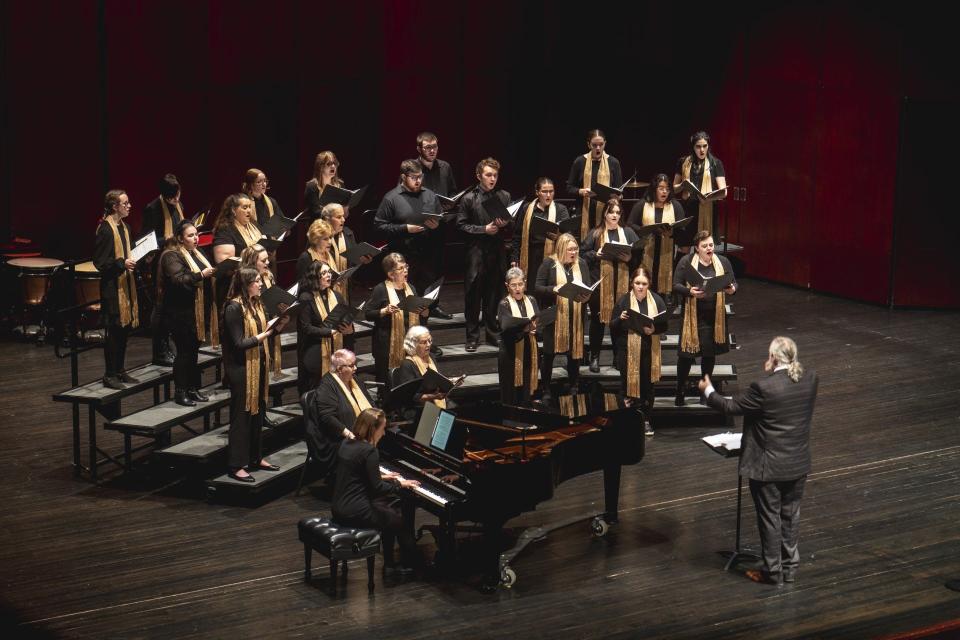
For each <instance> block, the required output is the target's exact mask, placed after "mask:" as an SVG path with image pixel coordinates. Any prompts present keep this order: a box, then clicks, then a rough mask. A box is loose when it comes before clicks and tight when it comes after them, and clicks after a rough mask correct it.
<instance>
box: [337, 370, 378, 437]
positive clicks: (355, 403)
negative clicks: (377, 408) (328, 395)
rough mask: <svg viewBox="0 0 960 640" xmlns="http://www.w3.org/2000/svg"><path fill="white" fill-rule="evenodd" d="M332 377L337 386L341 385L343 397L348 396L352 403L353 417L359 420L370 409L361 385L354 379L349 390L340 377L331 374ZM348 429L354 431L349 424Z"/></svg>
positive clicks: (351, 380)
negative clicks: (361, 414)
mask: <svg viewBox="0 0 960 640" xmlns="http://www.w3.org/2000/svg"><path fill="white" fill-rule="evenodd" d="M330 376H331V377H332V378H333V379H334V380H336V381H337V384H338V385H340V390H341V391H343V395H344V396H346V398H347V401H348V402H349V403H350V407H351V408H352V409H353V416H354V418H357V417H359V416H360V413H361V412H362V411H363V410H364V409H370V408H371V407H370V401H369V400H367V396H365V395H363V391H361V390H360V385H358V384H357V381H356V380H355V379H353V378H351V379H350V388H349V389H347V385H346V384H345V383H344V382H343V380H341V379H340V376H339V375H337V374H336V373H331V374H330ZM347 429H350V430H351V431H353V425H352V424H348V425H347Z"/></svg>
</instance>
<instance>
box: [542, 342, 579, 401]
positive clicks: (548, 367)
mask: <svg viewBox="0 0 960 640" xmlns="http://www.w3.org/2000/svg"><path fill="white" fill-rule="evenodd" d="M572 354H573V352H572V351H567V352H566V353H565V354H556V353H547V352H546V351H544V352H543V358H542V359H541V360H540V388H541V389H542V390H543V392H544V393H546V392H548V391H549V390H550V382H551V381H552V380H553V360H554V358H556V357H557V355H565V356H567V381H568V382H569V384H570V388H571V389H572V388H574V387H576V385H577V383H578V382H579V381H580V359H579V358H574V357H573V356H572Z"/></svg>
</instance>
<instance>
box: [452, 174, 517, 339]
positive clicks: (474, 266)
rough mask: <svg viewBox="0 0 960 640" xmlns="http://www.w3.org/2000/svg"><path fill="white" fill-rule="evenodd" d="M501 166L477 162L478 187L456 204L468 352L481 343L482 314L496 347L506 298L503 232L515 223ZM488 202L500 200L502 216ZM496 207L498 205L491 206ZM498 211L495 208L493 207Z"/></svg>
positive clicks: (505, 253) (485, 329)
mask: <svg viewBox="0 0 960 640" xmlns="http://www.w3.org/2000/svg"><path fill="white" fill-rule="evenodd" d="M499 179H500V163H499V162H497V160H495V159H494V158H484V159H483V160H481V161H480V162H478V163H477V181H478V184H477V186H476V187H474V188H473V189H472V190H470V191H469V192H468V193H467V194H466V195H464V196H463V198H461V199H460V202H459V204H458V205H457V228H458V229H459V230H460V231H461V232H463V233H464V234H465V245H466V246H465V250H466V264H465V265H464V269H465V270H464V280H463V288H464V313H463V315H464V319H465V320H466V350H467V351H469V352H474V351H476V350H477V343H478V342H480V328H481V327H480V312H481V310H482V311H483V328H484V331H485V333H486V341H487V343H488V344H492V345H497V344H499V342H498V339H497V338H498V336H497V330H498V328H497V305H498V303H499V302H500V299H501V298H503V276H504V274H505V273H506V271H507V260H506V257H507V250H506V247H505V246H504V240H503V236H504V234H503V233H502V232H503V231H504V230H505V229H509V228H510V226H511V224H512V221H511V220H510V215H509V213H507V212H506V211H505V208H506V205H507V204H509V202H510V194H509V193H508V192H506V191H504V190H502V189H499V188H498V187H497V181H498V180H499ZM487 200H498V201H499V204H500V205H502V206H500V207H499V209H500V210H501V211H503V213H500V214H491V213H490V210H491V207H488V206H485V203H486V201H487ZM491 204H496V203H493V202H492V203H491ZM492 209H493V210H496V208H492Z"/></svg>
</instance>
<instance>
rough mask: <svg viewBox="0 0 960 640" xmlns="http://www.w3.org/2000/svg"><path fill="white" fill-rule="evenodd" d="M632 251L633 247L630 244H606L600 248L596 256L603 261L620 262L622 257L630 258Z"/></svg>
mask: <svg viewBox="0 0 960 640" xmlns="http://www.w3.org/2000/svg"><path fill="white" fill-rule="evenodd" d="M633 249H634V246H633V244H632V243H630V244H620V243H619V242H606V243H604V245H603V246H602V247H600V252H599V253H598V254H597V255H598V256H599V257H600V258H601V259H603V260H613V261H615V262H620V261H621V258H623V257H627V258H630V257H632V256H633Z"/></svg>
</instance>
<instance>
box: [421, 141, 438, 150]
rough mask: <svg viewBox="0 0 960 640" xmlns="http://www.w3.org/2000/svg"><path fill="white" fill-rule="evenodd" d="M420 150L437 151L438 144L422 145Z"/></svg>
mask: <svg viewBox="0 0 960 640" xmlns="http://www.w3.org/2000/svg"><path fill="white" fill-rule="evenodd" d="M420 148H421V149H423V150H424V151H433V150H434V149H437V148H438V147H437V144H436V143H433V144H422V145H420Z"/></svg>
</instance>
